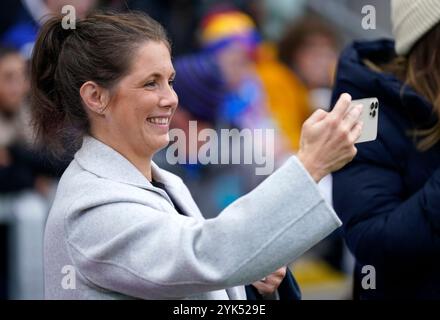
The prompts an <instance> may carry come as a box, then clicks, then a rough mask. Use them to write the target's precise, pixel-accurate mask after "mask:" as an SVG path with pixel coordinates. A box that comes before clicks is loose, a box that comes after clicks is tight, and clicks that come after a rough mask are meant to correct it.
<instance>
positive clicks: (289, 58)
mask: <svg viewBox="0 0 440 320" xmlns="http://www.w3.org/2000/svg"><path fill="white" fill-rule="evenodd" d="M339 46H340V45H339V39H338V36H337V34H336V31H335V30H334V29H333V27H332V26H331V25H329V24H327V23H326V22H325V21H324V20H322V18H319V17H318V16H315V15H306V16H304V17H303V18H301V19H300V20H298V21H295V22H294V23H292V24H291V25H289V26H287V28H286V29H285V31H284V34H283V36H282V37H281V39H280V41H279V58H280V60H281V61H282V62H283V63H284V64H285V65H287V66H289V68H290V69H291V70H292V71H293V73H294V74H295V75H297V76H298V77H299V79H301V81H302V82H303V84H304V85H305V86H306V88H307V90H308V94H309V101H310V105H311V107H312V108H313V109H314V110H316V109H318V108H327V106H328V105H329V103H330V100H331V93H332V86H333V81H334V80H333V79H334V74H335V69H336V62H337V58H338V54H339V51H340V50H339Z"/></svg>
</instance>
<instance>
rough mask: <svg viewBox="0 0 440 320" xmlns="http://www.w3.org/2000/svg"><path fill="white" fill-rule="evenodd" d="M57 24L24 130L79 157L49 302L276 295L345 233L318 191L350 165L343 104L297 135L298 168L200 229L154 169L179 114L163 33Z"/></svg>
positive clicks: (356, 129)
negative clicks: (336, 233) (332, 237)
mask: <svg viewBox="0 0 440 320" xmlns="http://www.w3.org/2000/svg"><path fill="white" fill-rule="evenodd" d="M61 19H62V17H54V18H52V19H50V20H48V21H47V22H46V23H45V24H44V25H43V27H42V29H41V31H40V34H39V36H38V40H37V42H36V45H35V48H34V52H33V57H32V81H31V86H32V95H31V104H32V110H33V119H34V123H35V126H36V129H37V132H38V136H39V138H40V141H41V142H42V143H43V144H45V145H46V146H48V147H49V148H50V149H51V150H54V151H55V152H61V151H62V149H63V147H64V146H66V144H67V143H72V140H71V139H73V141H75V140H76V141H82V145H81V147H80V148H79V150H77V152H76V154H75V158H74V160H73V161H72V162H71V164H70V165H69V167H68V168H67V170H66V171H65V172H64V174H63V177H62V178H61V181H60V183H59V185H58V190H57V194H56V197H55V201H54V204H53V206H52V208H51V211H50V213H49V217H48V220H47V225H46V233H45V247H44V259H45V261H44V265H45V288H46V297H47V298H57V299H114V298H144V299H164V298H192V299H195V298H199V299H200V298H202V299H245V298H246V294H245V290H244V287H243V285H245V284H249V283H253V285H254V286H255V287H256V288H257V289H258V291H259V292H260V293H261V294H271V295H272V294H273V293H275V290H276V289H277V287H278V286H279V285H280V282H281V281H282V279H283V278H284V276H285V274H286V272H285V268H283V266H285V265H287V264H288V263H290V262H292V261H293V260H294V259H295V258H297V257H298V256H299V255H301V254H302V253H303V252H304V251H306V250H307V249H308V248H310V247H311V246H313V245H314V244H316V243H317V242H318V241H320V240H321V239H322V238H324V237H325V236H327V235H328V234H329V233H330V232H332V231H333V230H334V229H335V228H337V227H338V226H339V225H340V221H339V219H338V218H337V216H336V214H335V213H334V211H333V210H332V209H331V208H330V207H329V206H328V205H327V204H326V203H325V201H324V199H323V198H322V197H321V195H320V192H319V190H318V188H317V185H316V181H319V180H320V179H321V178H322V177H323V176H325V175H327V174H328V173H329V172H331V171H333V170H337V169H339V168H341V167H342V166H343V165H345V164H346V163H347V162H348V161H350V160H351V159H352V158H353V156H354V154H355V152H356V149H355V148H354V145H353V143H354V141H355V140H356V139H357V137H358V136H359V134H360V129H361V126H360V124H358V123H357V119H358V117H359V115H360V110H359V109H357V108H353V109H352V111H348V107H349V103H350V99H351V98H350V97H349V96H348V95H343V96H342V98H341V99H340V100H339V102H338V103H337V104H336V106H335V108H334V110H333V111H332V112H331V113H326V112H324V111H322V112H317V113H315V114H314V115H313V116H312V117H311V118H310V119H309V120H308V121H307V122H306V123H305V124H304V129H303V138H302V147H301V149H300V152H299V155H298V158H296V157H292V158H291V159H289V160H288V161H287V162H286V164H285V165H284V166H283V167H282V168H280V169H279V170H278V171H276V172H275V173H273V174H272V175H271V176H270V177H269V178H268V179H266V181H264V182H263V183H262V184H261V185H260V186H258V188H256V189H255V190H254V191H252V192H250V193H249V194H247V195H246V196H244V197H243V198H241V199H239V200H237V201H236V202H234V203H233V204H231V205H230V206H229V207H227V208H226V209H225V210H224V211H223V212H222V213H221V214H220V215H219V216H218V217H217V218H215V219H210V220H205V219H204V218H203V216H202V214H201V212H200V211H199V209H198V207H197V205H196V203H195V202H194V200H193V198H192V197H191V195H190V193H189V191H188V189H187V188H186V186H185V185H184V183H183V182H182V180H181V179H180V178H178V177H176V176H174V175H173V174H171V173H169V172H166V171H165V170H162V169H160V168H158V167H157V166H156V165H155V164H154V163H153V162H152V161H151V158H152V156H153V155H154V153H156V152H157V151H158V150H159V149H161V148H163V147H164V146H166V145H167V143H168V141H169V138H168V124H169V122H170V119H171V117H172V116H173V113H174V111H175V109H176V107H177V104H178V101H177V96H176V94H175V92H174V90H173V87H172V83H173V79H174V69H173V65H172V63H171V56H170V45H169V42H168V40H167V38H166V34H165V31H164V30H163V28H162V27H161V26H160V25H159V24H158V23H157V22H156V21H154V20H152V19H151V18H149V17H148V16H145V15H143V14H138V13H129V14H111V13H105V14H92V15H90V16H89V17H87V18H84V19H81V20H79V21H77V23H76V26H77V29H76V30H64V29H63V28H62V27H61ZM73 144H74V145H75V143H73ZM251 238H252V241H249V239H251ZM66 266H68V267H69V269H72V270H74V271H75V272H73V273H71V274H69V281H68V282H69V283H74V284H75V285H74V286H69V287H67V289H66V286H63V283H64V284H65V283H66V281H65V280H66V279H63V278H64V277H65V276H66V275H65V274H64V271H63V270H66ZM71 267H72V268H71ZM72 275H73V276H74V277H75V279H71V278H70V277H71V276H72ZM263 277H265V278H266V279H267V280H266V281H265V282H264V283H262V282H261V281H259V279H262V278H263ZM73 280H74V281H73Z"/></svg>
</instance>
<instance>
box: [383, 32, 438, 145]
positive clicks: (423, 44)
mask: <svg viewBox="0 0 440 320" xmlns="http://www.w3.org/2000/svg"><path fill="white" fill-rule="evenodd" d="M439 43H440V23H439V24H437V25H436V26H435V27H434V28H432V29H431V30H430V31H429V32H427V33H426V34H425V35H424V36H423V37H422V38H421V39H420V40H419V41H418V42H417V43H416V44H415V45H414V47H413V48H412V49H411V51H410V52H409V54H408V56H397V57H396V58H394V59H393V60H392V61H390V62H389V63H388V64H385V65H383V66H381V70H383V71H385V72H389V73H392V74H394V75H395V76H396V77H398V78H399V79H400V80H402V81H403V82H404V83H405V85H409V86H411V87H412V88H413V89H414V90H415V91H416V92H418V93H419V94H420V95H422V96H423V97H424V98H425V99H427V100H428V102H429V103H431V104H432V106H433V112H434V113H435V114H437V118H440V47H439ZM412 133H413V134H414V136H415V138H418V139H417V140H418V141H417V148H418V149H419V150H420V151H425V150H428V149H430V148H431V147H433V146H434V145H435V144H437V143H438V142H439V141H440V123H439V122H438V121H437V123H436V124H435V125H434V126H432V127H431V128H429V129H423V130H422V129H417V130H415V131H413V132H412Z"/></svg>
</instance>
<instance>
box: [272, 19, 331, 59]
mask: <svg viewBox="0 0 440 320" xmlns="http://www.w3.org/2000/svg"><path fill="white" fill-rule="evenodd" d="M315 35H322V36H324V37H326V38H328V39H329V40H330V41H331V42H332V43H333V44H334V45H335V47H336V48H338V47H339V45H340V44H339V38H338V36H337V35H336V32H335V31H334V30H333V28H332V26H330V25H329V24H328V23H327V22H325V21H324V20H322V19H320V18H319V17H317V16H315V15H312V14H309V15H307V16H306V17H304V18H301V19H300V20H299V21H295V22H294V23H293V24H291V25H289V26H288V27H287V28H286V29H285V31H284V34H283V35H282V37H281V39H280V41H279V44H278V48H279V51H278V56H279V58H280V60H281V61H282V62H284V63H285V64H286V65H288V66H291V64H292V57H293V56H294V55H295V54H296V52H297V51H298V50H299V49H300V48H301V47H302V46H304V44H305V43H306V41H307V39H308V38H309V37H311V36H315Z"/></svg>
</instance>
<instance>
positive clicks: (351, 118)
mask: <svg viewBox="0 0 440 320" xmlns="http://www.w3.org/2000/svg"><path fill="white" fill-rule="evenodd" d="M362 108H363V106H362V105H361V104H358V105H355V106H354V107H353V108H351V109H350V110H349V111H348V112H347V114H346V115H345V117H344V120H343V125H344V126H346V127H347V128H350V129H351V128H353V127H354V125H355V124H356V123H357V122H358V120H359V117H360V116H361V114H362Z"/></svg>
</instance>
